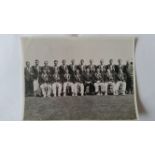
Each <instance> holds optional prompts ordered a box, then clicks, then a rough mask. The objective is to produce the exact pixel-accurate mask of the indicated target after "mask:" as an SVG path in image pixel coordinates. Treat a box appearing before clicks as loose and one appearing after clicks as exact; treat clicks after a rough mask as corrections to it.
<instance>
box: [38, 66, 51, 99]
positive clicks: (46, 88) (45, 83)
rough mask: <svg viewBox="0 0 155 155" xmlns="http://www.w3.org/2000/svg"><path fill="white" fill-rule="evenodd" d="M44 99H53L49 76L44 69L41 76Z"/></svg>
mask: <svg viewBox="0 0 155 155" xmlns="http://www.w3.org/2000/svg"><path fill="white" fill-rule="evenodd" d="M40 88H41V91H42V94H43V97H44V98H45V97H51V84H50V78H49V74H48V73H47V70H46V69H43V73H42V74H41V85H40Z"/></svg>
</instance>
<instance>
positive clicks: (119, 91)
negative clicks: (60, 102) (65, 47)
mask: <svg viewBox="0 0 155 155" xmlns="http://www.w3.org/2000/svg"><path fill="white" fill-rule="evenodd" d="M92 87H94V92H95V94H96V95H103V94H104V95H125V91H126V82H122V81H118V82H117V83H112V82H107V83H100V82H97V83H95V84H94V85H91V84H86V85H85V87H84V85H83V84H82V83H75V84H73V83H71V82H65V83H64V84H63V85H62V84H61V83H58V82H56V83H54V84H52V85H51V84H47V83H44V84H42V85H41V86H40V88H41V92H42V94H43V96H44V97H50V96H51V94H53V95H54V96H61V94H62V93H63V96H66V95H67V94H68V92H70V93H71V95H72V96H77V95H78V94H80V95H81V96H83V95H87V94H89V93H90V91H92V90H91V88H92ZM36 88H37V87H36ZM36 90H37V89H36Z"/></svg>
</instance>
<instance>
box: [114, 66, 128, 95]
mask: <svg viewBox="0 0 155 155" xmlns="http://www.w3.org/2000/svg"><path fill="white" fill-rule="evenodd" d="M125 79H126V78H125V74H124V73H123V71H122V69H119V71H118V73H117V75H116V86H115V87H116V95H125V91H126V80H125Z"/></svg>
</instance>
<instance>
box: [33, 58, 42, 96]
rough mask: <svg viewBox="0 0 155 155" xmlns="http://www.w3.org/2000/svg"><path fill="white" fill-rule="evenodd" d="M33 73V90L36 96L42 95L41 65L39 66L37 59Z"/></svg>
mask: <svg viewBox="0 0 155 155" xmlns="http://www.w3.org/2000/svg"><path fill="white" fill-rule="evenodd" d="M32 74H33V92H34V96H37V95H40V89H39V85H40V76H41V67H40V66H39V60H35V65H34V66H32Z"/></svg>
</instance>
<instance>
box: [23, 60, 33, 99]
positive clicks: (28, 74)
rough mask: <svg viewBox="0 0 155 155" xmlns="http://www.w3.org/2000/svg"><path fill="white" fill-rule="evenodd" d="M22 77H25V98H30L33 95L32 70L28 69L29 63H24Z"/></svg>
mask: <svg viewBox="0 0 155 155" xmlns="http://www.w3.org/2000/svg"><path fill="white" fill-rule="evenodd" d="M24 75H25V96H31V95H32V93H33V77H32V68H31V67H30V62H29V61H26V67H25V69H24Z"/></svg>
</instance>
